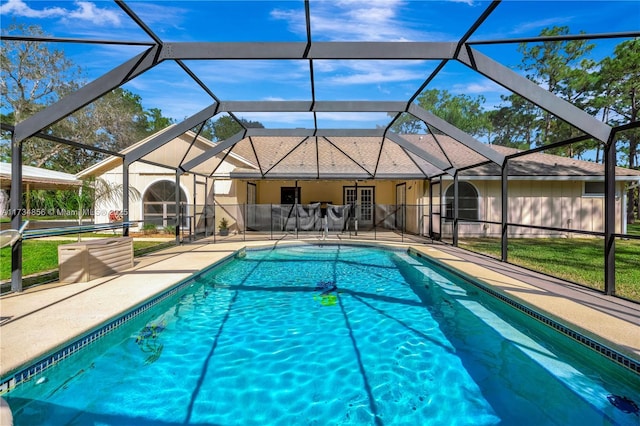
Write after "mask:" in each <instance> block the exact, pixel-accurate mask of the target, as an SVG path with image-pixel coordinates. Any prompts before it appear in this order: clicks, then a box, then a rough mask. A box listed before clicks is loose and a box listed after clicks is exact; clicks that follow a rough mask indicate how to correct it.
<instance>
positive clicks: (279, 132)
mask: <svg viewBox="0 0 640 426" xmlns="http://www.w3.org/2000/svg"><path fill="white" fill-rule="evenodd" d="M247 136H282V137H290V136H301V137H304V136H336V137H340V136H342V137H382V136H384V129H306V128H295V129H263V128H255V127H251V128H249V129H247Z"/></svg>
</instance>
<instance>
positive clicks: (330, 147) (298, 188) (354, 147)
mask: <svg viewBox="0 0 640 426" xmlns="http://www.w3.org/2000/svg"><path fill="white" fill-rule="evenodd" d="M164 131H166V130H164ZM155 137H156V135H152V136H150V137H149V138H147V139H145V140H143V141H140V142H139V143H137V144H135V145H134V146H132V147H129V148H127V150H125V151H123V153H127V152H132V151H133V150H136V149H139V147H141V146H144V145H145V144H147V143H149V141H151V140H153V139H154V138H155ZM397 141H400V143H396V142H397ZM214 147H216V143H214V142H211V141H209V140H207V139H205V138H203V137H201V136H199V135H195V134H194V133H193V132H186V133H184V134H183V135H181V136H179V137H176V138H174V139H172V140H171V141H170V142H168V143H166V144H164V145H162V146H161V147H159V148H158V149H156V150H149V153H147V154H145V155H144V156H143V157H141V161H140V162H134V163H132V164H131V166H130V168H129V180H130V186H131V187H133V188H135V189H136V190H137V191H138V192H139V194H140V199H139V200H132V201H130V204H129V206H130V211H129V220H131V221H135V222H137V221H139V222H140V223H153V224H155V225H157V226H163V227H167V226H171V225H173V224H174V223H175V221H174V218H175V214H176V193H175V188H176V174H175V172H174V170H175V169H176V168H178V167H182V166H184V165H187V164H188V165H189V168H188V170H185V172H184V173H182V174H181V175H180V177H179V182H180V185H179V186H180V200H181V204H180V209H182V212H181V213H182V217H183V219H182V222H181V225H180V226H182V227H186V228H188V229H190V230H192V231H194V232H205V233H209V234H210V233H211V232H213V231H214V229H215V228H214V225H215V223H214V222H217V221H219V220H220V218H221V217H225V218H228V219H229V221H230V223H231V224H232V230H235V231H236V232H244V231H252V230H253V231H270V230H271V231H273V230H277V231H289V230H293V229H296V230H302V231H305V230H308V231H312V230H313V231H315V230H318V229H320V227H321V226H322V221H321V217H322V216H325V215H326V216H327V217H328V218H329V228H330V229H331V230H333V231H342V230H345V229H353V227H356V226H357V227H358V229H360V230H367V229H372V228H374V227H375V228H387V229H403V230H405V231H407V232H410V233H415V234H428V233H429V232H432V233H434V234H437V235H444V236H446V235H449V234H450V233H451V232H452V224H453V222H452V220H451V218H452V217H453V195H454V185H453V182H454V180H453V176H452V174H453V173H451V170H459V171H458V173H457V174H458V181H459V183H458V191H459V200H460V201H459V205H458V212H459V218H460V221H459V228H458V232H459V235H460V236H468V237H477V236H494V237H499V236H500V235H501V224H500V222H501V211H502V204H501V168H500V166H499V165H497V164H495V163H492V162H489V161H487V159H486V158H485V157H483V156H482V155H481V154H479V153H478V152H476V151H474V150H472V149H470V148H469V147H467V146H465V145H464V144H461V143H459V142H457V141H456V140H454V139H453V138H450V137H448V136H444V135H432V134H428V135H425V134H422V135H402V136H401V137H400V139H398V137H394V138H393V140H390V139H388V138H383V137H379V136H307V137H300V136H251V137H245V138H242V139H241V140H239V141H238V142H237V143H235V144H234V145H233V146H231V147H230V148H227V149H225V150H222V151H220V152H218V153H217V154H216V155H213V156H210V157H209V156H206V155H204V157H205V158H204V159H203V160H202V161H199V160H198V159H199V158H203V153H206V152H207V150H210V149H212V148H214ZM491 149H492V150H493V152H497V153H498V154H499V155H502V156H506V157H508V156H510V155H514V154H517V152H518V151H517V150H515V149H512V148H507V147H502V146H491ZM143 152H146V151H143ZM425 158H426V159H425ZM508 164H509V167H508V170H509V183H508V214H509V216H508V219H507V221H508V222H509V223H514V224H522V225H523V226H521V227H518V226H510V230H509V233H510V236H566V235H567V231H564V230H559V228H569V229H572V230H577V231H586V232H602V231H603V223H604V222H603V221H604V218H603V212H604V197H603V188H604V178H603V176H604V175H603V166H602V165H601V164H596V163H592V162H587V161H580V160H575V159H570V158H565V157H559V156H555V155H549V154H543V153H533V154H529V155H527V156H524V157H518V158H513V159H510V160H509V163H508ZM160 165H167V166H169V167H171V168H165V167H160ZM472 165H477V166H476V167H473V168H467V167H468V166H472ZM445 169H450V170H448V171H447V170H445ZM443 170H445V172H443ZM447 172H448V173H447ZM616 174H617V179H616V194H617V197H616V221H615V222H616V231H615V232H618V233H623V232H625V231H626V217H627V216H626V188H627V187H628V186H629V185H638V182H640V171H636V170H629V169H624V168H617V170H616ZM78 177H79V178H82V179H84V178H87V177H95V178H101V179H104V180H106V181H109V182H111V183H113V184H121V183H122V160H121V159H120V158H118V157H110V158H108V159H106V160H104V161H102V162H101V163H98V164H96V165H95V166H93V167H91V168H89V169H86V170H84V171H83V172H81V173H80V174H78ZM98 202H99V203H98V205H97V206H96V211H97V212H99V213H101V214H100V215H99V216H96V223H101V222H105V221H108V220H109V212H113V211H118V210H121V209H122V207H121V203H120V204H117V203H115V204H114V203H113V202H108V203H107V202H105V201H101V200H98ZM343 206H349V207H348V208H346V207H343ZM216 218H217V219H216ZM356 219H357V222H356ZM528 226H539V227H544V228H545V229H539V228H529V227H528ZM350 227H351V228H350ZM556 228H558V229H556Z"/></svg>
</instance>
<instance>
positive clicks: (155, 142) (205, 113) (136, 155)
mask: <svg viewBox="0 0 640 426" xmlns="http://www.w3.org/2000/svg"><path fill="white" fill-rule="evenodd" d="M217 105H218V104H213V105H210V106H208V107H207V108H205V109H203V110H202V111H200V112H197V113H195V114H194V115H192V116H191V117H189V118H187V119H185V120H184V121H182V122H180V123H178V124H176V125H175V126H173V127H172V128H170V129H169V130H167V131H165V132H163V133H161V134H159V135H158V136H156V137H155V138H153V139H151V140H150V141H147V142H146V143H144V144H143V145H141V146H139V147H137V148H135V149H132V150H131V151H130V152H128V153H126V154H125V162H126V163H127V164H131V163H133V162H134V161H138V160H140V159H141V158H142V157H144V156H145V155H148V154H151V153H152V152H153V151H155V150H156V149H158V148H160V147H161V146H163V145H164V144H166V143H168V142H170V141H172V140H173V139H175V138H177V137H179V136H180V135H182V134H183V133H185V132H186V131H188V130H190V129H193V128H194V127H196V126H197V125H198V124H201V123H202V122H204V121H206V120H208V119H209V118H211V117H213V116H215V115H216V114H217Z"/></svg>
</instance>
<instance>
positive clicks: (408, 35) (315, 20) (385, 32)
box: [271, 0, 446, 41]
mask: <svg viewBox="0 0 640 426" xmlns="http://www.w3.org/2000/svg"><path fill="white" fill-rule="evenodd" d="M405 4H406V2H405V1H403V0H367V1H362V0H349V1H335V0H331V1H313V2H311V4H310V6H309V7H310V9H311V37H312V38H313V40H331V41H336V40H343V41H346V40H349V41H361V40H367V41H379V40H384V41H407V40H417V39H427V38H428V39H431V40H435V39H437V40H442V39H445V38H446V37H445V36H443V35H442V34H426V33H424V32H421V31H418V30H415V29H412V28H411V26H410V25H408V24H407V21H406V20H402V19H400V17H399V14H400V10H401V8H402V7H403V6H404V5H405ZM271 17H272V18H274V19H280V20H284V21H286V22H287V23H288V24H289V29H290V31H292V32H294V33H296V34H301V35H302V34H306V25H305V17H304V11H303V10H300V9H275V10H273V11H272V12H271Z"/></svg>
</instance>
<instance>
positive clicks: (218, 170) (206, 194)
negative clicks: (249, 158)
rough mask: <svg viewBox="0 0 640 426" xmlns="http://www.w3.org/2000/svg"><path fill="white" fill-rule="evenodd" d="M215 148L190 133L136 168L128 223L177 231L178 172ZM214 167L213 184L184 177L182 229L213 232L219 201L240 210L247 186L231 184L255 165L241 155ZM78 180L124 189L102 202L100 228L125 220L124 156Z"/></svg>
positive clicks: (99, 201) (133, 147)
mask: <svg viewBox="0 0 640 426" xmlns="http://www.w3.org/2000/svg"><path fill="white" fill-rule="evenodd" d="M171 127H172V126H170V127H168V128H166V129H164V130H162V131H160V132H158V133H156V134H154V135H151V136H149V137H147V138H145V139H143V140H141V141H140V142H138V143H136V144H134V145H131V146H130V147H128V148H126V149H125V150H123V151H122V152H121V153H122V154H127V153H130V152H133V151H134V150H136V149H138V148H140V147H143V146H144V145H145V144H147V143H149V141H151V140H153V138H154V137H156V136H158V135H159V134H162V133H164V132H166V131H168V130H169V129H171ZM213 146H214V144H213V142H211V141H210V140H208V139H206V138H204V137H202V136H199V135H196V134H195V133H193V132H191V131H188V132H186V133H183V134H182V135H180V136H178V137H176V138H174V139H173V140H171V141H170V142H168V143H166V144H164V145H163V147H162V149H159V150H154V151H153V152H150V153H149V154H147V155H145V156H144V158H142V159H141V160H140V161H136V162H134V163H132V164H131V165H130V167H129V186H130V191H129V200H130V201H129V211H128V219H129V221H130V222H133V226H134V228H135V227H138V228H141V227H142V226H143V225H144V224H152V225H155V226H156V227H158V228H171V227H173V226H175V217H176V173H175V168H176V167H178V166H180V164H181V163H183V162H186V161H189V160H191V159H193V158H195V157H197V156H198V155H201V154H202V153H203V152H205V151H207V150H209V149H211V148H212V147H213ZM223 157H224V158H223ZM209 163H210V164H212V163H215V164H214V165H213V166H212V167H213V169H215V170H213V169H211V170H209V176H208V178H207V179H205V178H204V177H202V176H198V175H196V174H193V173H191V174H189V173H184V174H182V175H181V176H180V178H179V185H178V186H179V194H180V195H179V196H180V204H179V206H180V207H179V209H180V210H181V211H180V212H179V213H180V214H181V216H182V222H181V224H180V226H181V227H183V228H186V229H191V230H192V231H194V232H205V231H206V232H213V231H212V230H213V229H214V223H213V222H209V223H207V221H206V220H204V218H207V217H210V216H211V217H212V214H210V211H211V207H210V206H213V204H214V199H215V202H217V203H224V204H234V205H235V204H237V202H238V200H240V199H243V198H244V197H245V192H244V191H245V188H246V185H245V186H242V187H238V186H237V185H238V182H233V181H231V180H230V179H229V172H230V171H231V170H233V169H235V168H237V167H246V166H250V164H246V163H245V162H244V160H242V159H241V158H239V157H238V156H237V155H235V154H230V155H227V156H216V157H215V158H213V159H211V160H210V161H209ZM164 166H167V167H164ZM168 167H173V168H168ZM212 170H213V171H212ZM77 177H78V178H79V179H100V180H102V181H103V182H106V183H107V185H108V186H109V187H111V188H116V189H118V191H116V192H117V193H118V194H117V196H115V197H103V198H102V199H100V198H99V199H97V200H96V205H95V217H94V221H95V223H97V224H98V223H108V222H110V221H111V222H112V221H116V220H121V218H122V216H123V213H124V212H123V203H122V185H123V160H122V158H121V157H116V156H110V157H108V158H106V159H105V160H103V161H101V162H99V163H96V164H95V165H93V166H91V167H89V168H87V169H85V170H83V171H81V172H80V173H78V174H77ZM207 203H209V204H207ZM195 217H198V218H200V219H199V221H198V222H197V223H195V222H194V221H193V219H192V218H195Z"/></svg>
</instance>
